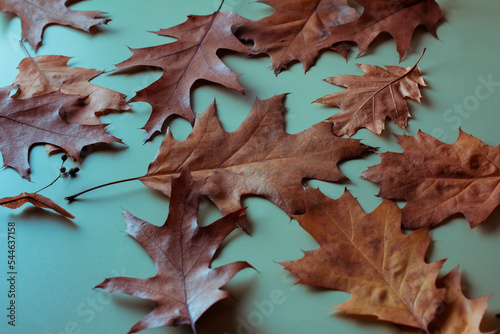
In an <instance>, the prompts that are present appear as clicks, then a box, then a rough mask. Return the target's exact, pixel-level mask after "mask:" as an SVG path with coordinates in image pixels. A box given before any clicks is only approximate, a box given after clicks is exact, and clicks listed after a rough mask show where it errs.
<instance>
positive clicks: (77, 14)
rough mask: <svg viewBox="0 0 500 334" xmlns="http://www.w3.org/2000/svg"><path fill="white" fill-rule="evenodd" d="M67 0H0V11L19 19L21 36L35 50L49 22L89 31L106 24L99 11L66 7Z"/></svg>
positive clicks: (106, 21) (106, 20) (107, 20)
mask: <svg viewBox="0 0 500 334" xmlns="http://www.w3.org/2000/svg"><path fill="white" fill-rule="evenodd" d="M67 2H68V0H0V11H2V12H6V13H13V14H15V15H17V16H19V18H20V19H21V28H22V34H23V37H24V38H26V40H27V41H28V42H29V43H30V44H31V46H32V47H33V48H34V49H35V50H36V49H38V47H39V46H40V43H41V41H42V34H43V30H44V29H45V27H46V26H48V25H50V24H59V25H65V26H71V27H73V28H76V29H80V30H83V31H86V32H89V31H90V29H91V28H92V27H95V26H98V25H101V24H107V23H108V22H109V21H110V20H109V19H106V18H102V17H100V16H101V15H102V14H105V13H103V12H99V11H79V10H78V11H75V10H71V9H69V8H68V7H66V3H67Z"/></svg>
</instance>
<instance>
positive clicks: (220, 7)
mask: <svg viewBox="0 0 500 334" xmlns="http://www.w3.org/2000/svg"><path fill="white" fill-rule="evenodd" d="M224 1H225V0H222V1H221V3H220V6H219V9H217V13H218V12H220V10H221V9H222V5H223V4H224ZM195 333H196V331H195Z"/></svg>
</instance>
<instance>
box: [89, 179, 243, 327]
mask: <svg viewBox="0 0 500 334" xmlns="http://www.w3.org/2000/svg"><path fill="white" fill-rule="evenodd" d="M172 188H173V190H172V197H171V200H170V208H169V214H168V218H167V221H166V222H165V224H164V225H163V226H156V225H153V224H150V223H148V222H146V221H144V220H141V219H138V218H136V217H134V216H133V215H131V214H130V213H129V212H124V213H123V216H124V217H125V221H126V223H127V233H128V234H130V235H131V236H132V237H133V238H134V239H135V240H137V241H138V242H139V243H140V244H141V246H142V247H143V248H144V249H145V250H146V252H147V253H148V255H149V256H150V257H151V259H152V260H153V262H154V263H155V265H156V269H157V274H156V276H154V277H151V278H146V279H137V278H129V277H115V278H107V279H106V280H104V282H102V283H100V284H99V285H97V286H96V288H102V289H106V290H107V291H108V292H122V293H126V294H129V295H132V296H136V297H140V298H144V299H150V300H152V301H154V302H155V308H154V309H153V311H151V313H149V314H148V315H146V316H145V317H144V318H143V319H142V320H141V321H139V322H138V323H137V324H135V325H134V326H133V327H132V329H131V330H130V331H129V333H136V332H139V331H142V330H145V329H148V328H154V327H161V326H169V325H175V326H178V325H191V327H192V329H193V332H194V333H196V329H195V322H196V321H197V320H198V319H199V317H200V316H201V315H202V314H203V313H204V312H205V311H206V310H207V309H208V308H210V307H211V306H212V305H213V304H214V303H216V302H217V301H219V300H221V299H224V298H227V297H229V296H230V293H229V292H227V291H224V290H221V289H220V288H221V287H222V286H223V285H224V284H226V283H227V282H228V281H229V280H230V279H231V278H233V276H234V275H236V274H237V273H238V272H239V271H240V270H243V269H245V268H252V266H251V265H249V264H248V263H247V262H243V261H239V262H233V263H230V264H226V265H223V266H221V267H217V268H210V264H211V262H212V259H213V257H214V254H215V252H216V251H217V249H218V248H219V247H220V244H221V242H222V241H223V240H224V239H225V238H226V236H227V235H229V233H231V231H233V230H234V229H235V228H236V220H237V219H238V217H239V216H240V215H241V214H242V213H243V211H244V210H243V209H241V210H238V211H236V212H233V213H231V214H229V215H227V216H224V217H223V218H221V219H219V220H217V221H216V222H214V223H212V224H210V225H208V226H205V227H199V226H198V223H197V215H198V204H199V198H200V194H201V189H202V188H203V181H194V180H193V179H192V177H191V175H190V174H189V170H188V169H183V172H182V173H181V174H180V176H179V178H176V179H173V180H172Z"/></svg>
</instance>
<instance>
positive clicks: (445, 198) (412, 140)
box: [363, 130, 500, 228]
mask: <svg viewBox="0 0 500 334" xmlns="http://www.w3.org/2000/svg"><path fill="white" fill-rule="evenodd" d="M397 138H398V142H399V144H400V145H401V146H402V147H403V149H404V153H392V152H387V153H383V154H381V155H380V156H381V158H382V162H381V163H380V164H379V165H376V166H372V167H370V168H368V170H367V171H365V172H364V173H363V177H365V178H367V179H368V180H370V181H372V182H375V183H378V184H379V185H380V193H379V196H381V197H383V198H391V199H404V200H406V201H408V203H407V204H406V206H405V207H404V208H403V225H404V226H405V227H407V228H418V227H422V226H433V225H437V224H440V223H441V222H443V221H444V220H445V219H446V218H448V217H451V216H453V215H455V214H457V213H462V214H463V215H464V216H465V218H466V219H467V220H468V221H469V223H470V226H471V227H475V226H476V225H478V224H479V223H481V222H483V221H484V220H485V219H486V218H488V216H489V215H490V214H491V213H492V211H493V210H494V209H495V208H496V207H497V206H498V205H499V204H500V187H499V186H498V185H499V182H500V167H499V166H500V148H499V147H492V146H488V145H486V144H484V143H483V142H481V141H480V140H478V139H476V138H474V137H472V136H471V135H468V134H466V133H465V132H463V131H461V130H460V135H459V137H458V139H457V141H456V142H455V143H454V144H445V143H442V142H440V141H439V140H437V139H435V138H434V137H431V136H429V135H427V134H425V133H423V132H419V133H418V134H417V135H415V136H413V137H412V136H397Z"/></svg>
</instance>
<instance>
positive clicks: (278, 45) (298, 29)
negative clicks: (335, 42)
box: [237, 0, 359, 74]
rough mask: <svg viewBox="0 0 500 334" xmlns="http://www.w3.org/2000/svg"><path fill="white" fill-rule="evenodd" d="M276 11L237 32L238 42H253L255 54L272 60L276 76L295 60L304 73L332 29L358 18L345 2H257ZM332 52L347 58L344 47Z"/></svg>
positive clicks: (313, 0)
mask: <svg viewBox="0 0 500 334" xmlns="http://www.w3.org/2000/svg"><path fill="white" fill-rule="evenodd" d="M258 2H260V3H264V4H266V5H269V6H271V7H273V8H274V9H275V10H276V11H275V13H273V14H272V15H271V16H268V17H265V18H263V19H261V20H259V21H256V22H250V23H246V24H244V25H243V26H242V27H240V28H239V29H238V32H237V35H238V37H239V38H241V39H246V40H253V41H254V42H255V46H254V51H255V52H259V53H261V52H263V53H267V54H269V55H270V56H271V66H272V67H273V69H274V73H275V74H278V73H280V72H281V71H282V70H283V69H286V68H287V66H288V65H289V64H290V63H291V62H293V61H294V60H298V61H300V62H301V63H302V65H303V67H304V71H307V70H308V69H309V68H310V67H311V66H312V65H313V64H314V62H315V61H316V59H317V58H318V55H319V53H320V51H321V50H323V49H332V47H330V46H327V47H324V48H318V47H317V46H318V45H319V44H320V43H321V42H322V41H324V40H325V39H326V38H327V37H328V36H329V35H330V34H331V33H332V30H333V28H334V27H336V26H339V25H342V24H345V23H348V22H352V21H354V20H356V19H357V18H358V17H359V14H358V12H357V11H356V10H355V9H354V8H351V7H350V6H349V5H348V3H347V0H293V1H282V0H260V1H258ZM333 49H334V50H335V51H338V52H339V53H341V54H342V55H344V57H345V56H347V54H346V52H345V51H344V47H343V46H339V47H337V46H334V47H333Z"/></svg>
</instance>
